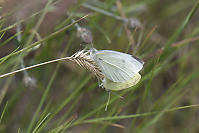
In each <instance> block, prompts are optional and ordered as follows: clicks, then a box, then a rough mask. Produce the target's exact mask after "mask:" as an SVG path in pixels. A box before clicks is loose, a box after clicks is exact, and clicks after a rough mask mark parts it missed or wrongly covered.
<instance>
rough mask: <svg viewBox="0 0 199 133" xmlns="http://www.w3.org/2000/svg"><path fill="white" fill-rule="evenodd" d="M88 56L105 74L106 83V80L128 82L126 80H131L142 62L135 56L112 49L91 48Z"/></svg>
mask: <svg viewBox="0 0 199 133" xmlns="http://www.w3.org/2000/svg"><path fill="white" fill-rule="evenodd" d="M90 56H91V58H92V59H93V60H94V61H95V62H96V64H97V65H98V66H99V68H100V70H101V71H102V73H103V74H104V75H105V81H106V82H108V84H109V81H108V80H110V81H113V82H118V83H121V82H124V83H125V82H126V83H128V81H131V80H133V78H134V76H135V75H136V74H137V73H138V72H139V71H140V70H141V69H142V68H143V64H144V62H143V61H142V60H141V59H139V58H137V57H135V56H132V55H129V54H126V53H122V52H117V51H112V50H96V49H94V48H91V49H90ZM107 79H108V80H107Z"/></svg>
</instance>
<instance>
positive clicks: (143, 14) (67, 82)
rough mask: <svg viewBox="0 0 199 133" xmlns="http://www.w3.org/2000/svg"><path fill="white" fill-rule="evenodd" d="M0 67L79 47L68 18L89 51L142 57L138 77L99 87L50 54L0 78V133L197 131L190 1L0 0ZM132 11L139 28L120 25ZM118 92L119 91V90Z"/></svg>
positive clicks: (195, 35) (193, 3)
mask: <svg viewBox="0 0 199 133" xmlns="http://www.w3.org/2000/svg"><path fill="white" fill-rule="evenodd" d="M0 5H1V8H0V16H1V18H0V39H1V40H0V57H1V58H0V75H2V74H5V73H8V72H12V71H14V70H17V69H20V68H23V67H26V66H31V65H34V64H38V63H41V62H45V61H49V60H53V59H57V58H61V57H65V56H70V55H72V54H74V53H75V52H77V51H79V50H81V49H83V48H85V45H83V42H82V40H81V39H80V38H79V37H78V36H77V27H76V26H75V25H74V24H75V23H76V22H77V21H76V20H78V19H80V18H81V17H83V16H85V15H87V14H89V16H88V17H86V18H84V19H80V21H78V24H79V25H80V26H81V27H87V28H88V29H89V30H90V31H91V33H92V37H93V44H94V47H95V48H97V49H111V50H116V51H120V52H128V53H129V54H133V55H136V56H138V57H140V58H141V59H143V60H144V61H145V65H144V68H143V70H142V71H141V75H142V79H141V81H140V82H139V83H138V84H137V85H136V86H133V87H131V88H128V89H125V90H123V91H119V92H112V93H111V99H110V104H109V106H108V110H107V111H106V112H105V111H104V109H105V105H106V102H107V98H108V93H107V91H105V90H104V89H102V88H100V87H99V86H98V81H97V79H96V78H95V77H94V76H93V75H92V74H91V73H89V72H88V71H86V70H84V69H83V68H80V67H79V66H77V65H76V64H74V63H73V62H69V61H60V62H57V63H52V64H48V65H44V66H40V67H37V68H34V69H31V70H28V71H23V72H20V73H16V74H15V75H10V76H7V77H3V78H0V104H1V105H0V112H1V115H0V132H2V133H13V132H19V133H30V132H33V133H39V132H41V133H46V132H50V133H62V132H72V133H76V132H77V133H79V132H81V133H87V132H88V133H93V132H97V133H113V132H114V133H123V132H124V133H126V132H135V133H154V132H155V133H156V132H157V133H196V132H199V126H198V122H199V121H198V119H199V112H198V110H199V109H198V106H199V102H198V101H199V83H198V79H199V67H198V64H199V58H198V56H199V45H198V44H199V41H198V40H199V18H198V16H199V9H198V6H199V1H197V0H177V1H174V0H164V1H163V0H139V1H136V0H134V1H133V0H125V1H120V0H104V1H100V0H94V1H92V0H87V1H86V0H79V1H72V0H42V1H39V0H35V1H30V0H14V1H13V0H8V1H3V0H2V1H0ZM130 19H134V20H137V22H139V24H138V25H139V26H137V25H136V26H137V27H136V26H135V27H129V26H128V25H127V23H125V22H126V21H125V20H130ZM118 95H119V96H123V97H124V99H121V98H120V97H119V96H118Z"/></svg>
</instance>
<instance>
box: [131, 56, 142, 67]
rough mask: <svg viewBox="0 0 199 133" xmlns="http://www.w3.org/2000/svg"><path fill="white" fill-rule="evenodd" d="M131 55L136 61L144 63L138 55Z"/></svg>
mask: <svg viewBox="0 0 199 133" xmlns="http://www.w3.org/2000/svg"><path fill="white" fill-rule="evenodd" d="M132 57H133V58H135V59H136V60H137V61H139V62H140V63H141V64H142V65H143V64H144V61H143V60H141V59H139V58H138V57H136V56H133V55H132Z"/></svg>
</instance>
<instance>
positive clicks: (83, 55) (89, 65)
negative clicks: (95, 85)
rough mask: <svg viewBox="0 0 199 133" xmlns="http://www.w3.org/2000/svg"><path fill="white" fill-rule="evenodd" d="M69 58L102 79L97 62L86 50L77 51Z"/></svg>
mask: <svg viewBox="0 0 199 133" xmlns="http://www.w3.org/2000/svg"><path fill="white" fill-rule="evenodd" d="M70 60H71V61H73V62H75V63H76V64H78V65H79V66H81V67H83V68H85V69H87V70H88V71H90V72H92V73H93V74H94V75H95V76H96V77H97V78H98V79H100V80H102V79H104V75H103V73H102V72H101V70H100V69H99V67H98V66H97V64H96V63H95V62H94V61H93V60H92V59H91V58H90V56H89V52H88V51H85V50H81V51H78V52H76V53H75V54H73V55H72V56H71V58H70Z"/></svg>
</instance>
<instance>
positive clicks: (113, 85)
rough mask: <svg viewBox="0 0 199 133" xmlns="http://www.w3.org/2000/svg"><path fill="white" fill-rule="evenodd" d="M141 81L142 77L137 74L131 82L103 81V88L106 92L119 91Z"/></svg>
mask: <svg viewBox="0 0 199 133" xmlns="http://www.w3.org/2000/svg"><path fill="white" fill-rule="evenodd" d="M140 79H141V75H140V74H139V73H136V74H135V75H134V76H133V77H132V78H131V79H130V80H127V81H125V82H113V81H111V80H109V79H106V78H105V80H104V81H103V86H104V88H105V89H106V90H111V91H119V90H124V89H126V88H129V87H132V86H134V85H136V84H137V83H138V82H139V81H140Z"/></svg>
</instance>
